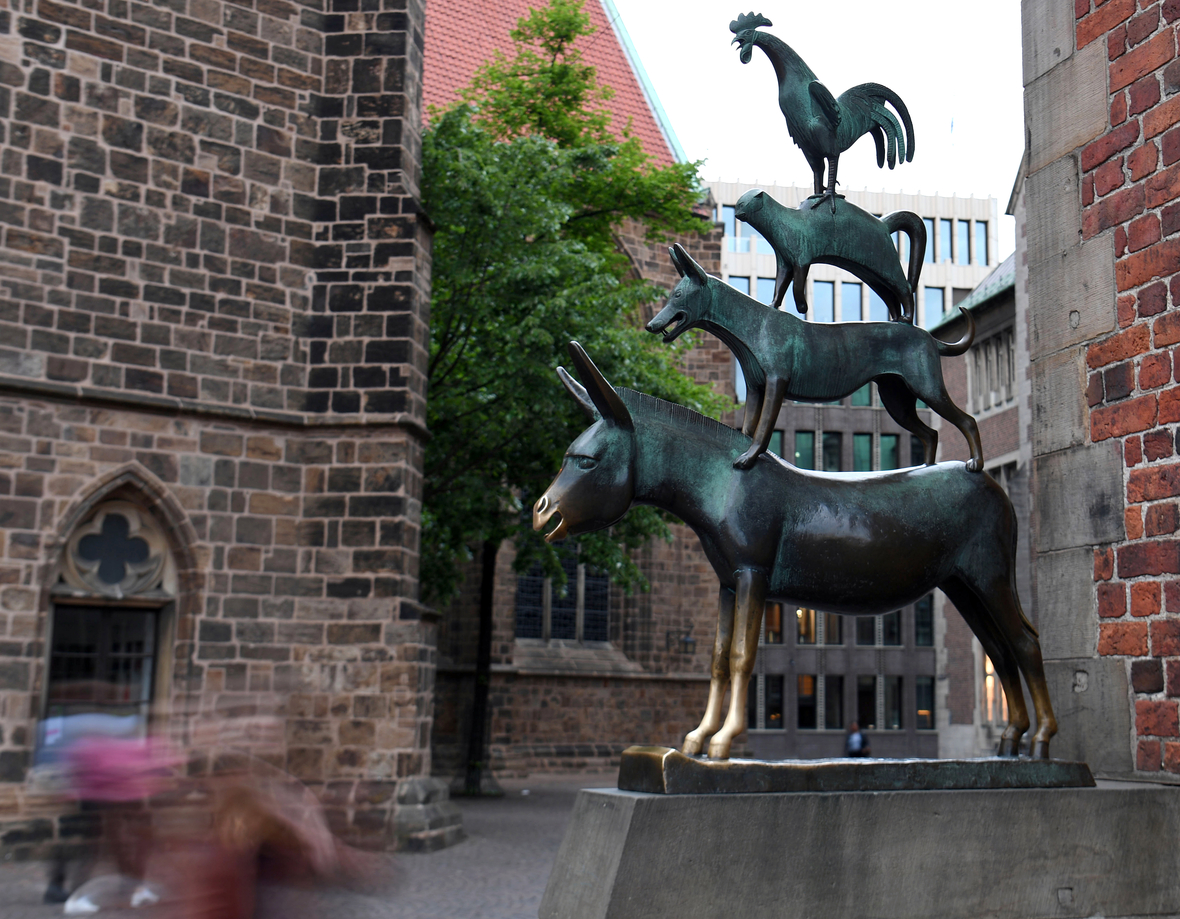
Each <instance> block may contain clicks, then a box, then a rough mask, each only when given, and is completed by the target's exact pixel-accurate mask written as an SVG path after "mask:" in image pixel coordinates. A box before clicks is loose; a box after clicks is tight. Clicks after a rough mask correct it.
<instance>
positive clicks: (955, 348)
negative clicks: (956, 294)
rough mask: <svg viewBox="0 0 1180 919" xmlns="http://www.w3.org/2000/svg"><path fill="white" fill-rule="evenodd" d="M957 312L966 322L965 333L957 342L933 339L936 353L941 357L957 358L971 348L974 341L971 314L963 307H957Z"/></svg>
mask: <svg viewBox="0 0 1180 919" xmlns="http://www.w3.org/2000/svg"><path fill="white" fill-rule="evenodd" d="M959 312H960V313H962V314H963V318H964V319H966V320H967V331H966V332H964V333H963V337H962V338H960V339H959V340H958V341H941V340H939V339H937V338H936V339H934V343H935V344H936V345H937V346H938V353H939V354H941V355H942V356H943V357H957V356H958V355H960V354H962V353H963V352H964V351H966V350H967V349H968V348H970V347H971V342H973V341H975V320H974V319H972V318H971V314H970V313H969V312H967V311H966V310H965V309H963V307H961V306H960V307H959Z"/></svg>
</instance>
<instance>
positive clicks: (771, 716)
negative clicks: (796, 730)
mask: <svg viewBox="0 0 1180 919" xmlns="http://www.w3.org/2000/svg"><path fill="white" fill-rule="evenodd" d="M762 680H763V682H764V684H765V692H766V708H765V718H764V719H763V722H764V724H765V726H766V727H767V728H769V729H770V730H776V729H777V730H782V727H783V676H782V674H781V673H770V674H767V675H766V676H764V677H763V678H762Z"/></svg>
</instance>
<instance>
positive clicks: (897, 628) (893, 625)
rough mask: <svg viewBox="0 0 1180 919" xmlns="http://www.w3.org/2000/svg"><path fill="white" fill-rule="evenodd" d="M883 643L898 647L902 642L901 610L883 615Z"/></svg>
mask: <svg viewBox="0 0 1180 919" xmlns="http://www.w3.org/2000/svg"><path fill="white" fill-rule="evenodd" d="M881 644H883V645H887V646H889V647H897V646H898V645H900V644H901V610H894V611H893V612H892V613H886V614H885V615H884V616H882V617H881Z"/></svg>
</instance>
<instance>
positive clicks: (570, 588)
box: [516, 552, 610, 641]
mask: <svg viewBox="0 0 1180 919" xmlns="http://www.w3.org/2000/svg"><path fill="white" fill-rule="evenodd" d="M561 568H562V571H563V572H564V573H565V578H566V582H565V585H564V586H563V587H561V588H558V587H557V586H556V585H555V584H554V583H553V581H552V579H551V578H547V577H545V575H544V571H543V570H542V568H541V566H540V564H536V565H533V567H532V568H530V569H529V571H528V573H527V574H523V575H520V576H518V577H517V579H516V637H517V638H539V639H545V640H548V639H558V640H564V641H609V640H610V579H609V578H607V576H606V575H603V574H598V573H597V572H594V571H593V570H592V569H590V568H587V567H586V565H583V564H580V563H579V562H578V559H577V555H575V554H573V553H572V552H571V553H569V554H566V555H564V556H563V557H562V559H561Z"/></svg>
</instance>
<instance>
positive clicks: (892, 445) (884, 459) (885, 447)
mask: <svg viewBox="0 0 1180 919" xmlns="http://www.w3.org/2000/svg"><path fill="white" fill-rule="evenodd" d="M898 441H899V437H898V435H897V434H882V435H881V468H882V469H897V468H898V467H899V466H900V465H901V463H900V462H898V456H897V453H898Z"/></svg>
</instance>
